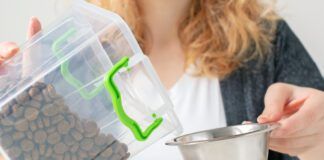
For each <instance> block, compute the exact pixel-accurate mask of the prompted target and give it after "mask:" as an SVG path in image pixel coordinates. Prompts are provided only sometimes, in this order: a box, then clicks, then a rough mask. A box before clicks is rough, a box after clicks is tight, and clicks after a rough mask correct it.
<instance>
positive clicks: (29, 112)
mask: <svg viewBox="0 0 324 160" xmlns="http://www.w3.org/2000/svg"><path fill="white" fill-rule="evenodd" d="M38 114H39V111H38V109H36V108H33V107H28V108H26V109H25V114H24V117H25V119H27V120H29V121H33V120H35V119H37V117H38Z"/></svg>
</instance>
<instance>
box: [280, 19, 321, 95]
mask: <svg viewBox="0 0 324 160" xmlns="http://www.w3.org/2000/svg"><path fill="white" fill-rule="evenodd" d="M274 47H275V61H274V62H275V64H274V65H275V81H277V82H285V83H290V84H295V85H298V86H305V87H311V88H316V89H319V90H324V79H323V76H322V75H321V73H320V71H319V69H318V68H317V66H316V64H315V63H314V61H313V60H312V58H311V57H310V55H309V54H308V52H307V50H306V49H305V47H304V46H303V44H302V43H301V42H300V40H299V39H298V37H297V36H296V35H295V34H294V32H293V31H292V30H291V28H290V27H289V26H288V24H287V23H286V22H284V21H281V22H280V23H279V25H278V30H277V38H276V42H275V46H274Z"/></svg>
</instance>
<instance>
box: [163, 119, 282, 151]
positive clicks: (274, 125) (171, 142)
mask: <svg viewBox="0 0 324 160" xmlns="http://www.w3.org/2000/svg"><path fill="white" fill-rule="evenodd" d="M247 125H251V126H256V125H257V126H260V127H265V128H264V129H257V130H254V131H250V132H246V133H242V134H237V135H228V136H223V137H218V138H213V139H209V140H196V141H190V142H180V141H177V139H180V138H183V137H187V136H192V135H195V134H201V133H204V132H210V131H215V130H221V129H226V128H234V127H239V126H247ZM278 127H280V124H279V123H266V124H258V123H249V124H241V125H233V126H228V127H222V128H215V129H210V130H203V131H199V132H194V133H189V134H185V135H182V136H179V137H176V138H173V139H172V140H169V141H167V142H166V143H165V144H166V145H168V146H187V145H197V144H202V143H207V142H215V141H224V140H229V139H236V138H241V137H246V136H251V135H256V134H262V133H265V132H270V131H273V130H274V129H277V128H278Z"/></svg>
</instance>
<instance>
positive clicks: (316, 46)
mask: <svg viewBox="0 0 324 160" xmlns="http://www.w3.org/2000/svg"><path fill="white" fill-rule="evenodd" d="M70 1H71V0H0V41H5V40H9V41H15V42H18V43H19V44H20V43H23V42H24V41H25V32H26V28H27V24H28V19H29V17H30V16H37V17H39V18H40V19H41V21H42V23H43V25H44V26H46V25H47V24H48V23H49V22H51V21H52V20H53V19H55V17H56V16H57V13H58V12H59V11H62V10H64V8H66V6H68V4H69V2H70ZM278 4H279V5H278V6H279V7H278V10H279V12H280V13H281V14H282V15H283V17H284V18H285V19H286V20H287V21H288V23H289V24H290V26H291V27H292V28H293V30H294V31H295V32H296V34H297V35H298V37H300V39H301V41H302V42H303V43H304V45H305V46H306V48H307V49H308V51H309V52H310V54H311V55H312V57H313V59H314V60H315V61H316V62H317V64H318V66H319V67H320V68H321V71H322V73H324V1H323V0H278Z"/></svg>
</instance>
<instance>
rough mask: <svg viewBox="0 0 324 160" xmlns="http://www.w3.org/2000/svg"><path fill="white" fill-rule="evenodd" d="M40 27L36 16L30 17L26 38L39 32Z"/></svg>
mask: <svg viewBox="0 0 324 160" xmlns="http://www.w3.org/2000/svg"><path fill="white" fill-rule="evenodd" d="M41 29H42V26H41V23H40V21H39V20H38V19H37V18H36V17H32V18H30V21H29V25H28V31H27V38H28V39H29V38H31V37H32V36H33V35H35V34H36V33H37V32H39V31H40V30H41Z"/></svg>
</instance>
